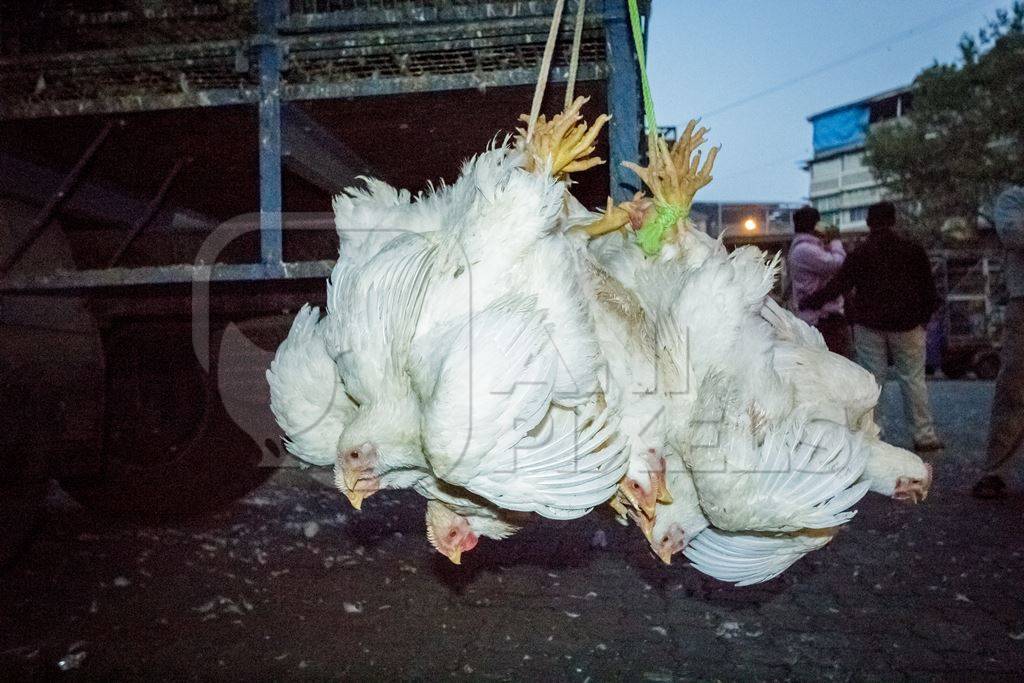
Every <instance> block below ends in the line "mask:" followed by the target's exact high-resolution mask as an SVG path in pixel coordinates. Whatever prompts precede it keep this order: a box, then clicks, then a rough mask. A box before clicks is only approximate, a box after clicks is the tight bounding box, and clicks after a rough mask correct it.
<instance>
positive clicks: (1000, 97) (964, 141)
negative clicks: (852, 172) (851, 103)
mask: <svg viewBox="0 0 1024 683" xmlns="http://www.w3.org/2000/svg"><path fill="white" fill-rule="evenodd" d="M960 51H961V60H960V61H959V62H958V63H955V64H939V63H937V62H936V63H935V64H933V65H932V66H930V67H928V68H926V69H925V70H923V71H922V72H921V73H920V74H918V76H917V78H915V79H914V89H913V95H914V99H913V106H912V108H911V110H910V113H909V115H908V116H907V117H905V118H903V119H897V120H895V121H893V122H891V123H887V124H883V125H879V126H875V127H874V128H873V129H872V130H871V131H870V132H869V133H868V137H867V161H868V164H869V165H870V166H871V167H872V169H873V170H874V172H875V175H876V176H877V177H878V178H879V180H881V181H882V182H884V183H886V184H887V185H888V186H889V187H890V188H891V189H892V191H893V192H894V193H895V194H897V195H899V196H901V197H903V198H904V199H905V200H907V206H909V207H912V209H911V210H910V214H911V216H910V217H911V219H912V221H911V222H912V224H913V225H914V227H915V228H916V229H917V230H920V231H927V232H935V231H937V230H938V229H939V228H940V226H941V225H942V224H943V223H944V222H945V221H946V220H948V219H950V218H959V219H961V220H964V221H966V222H967V224H968V225H971V224H973V223H974V221H975V220H976V218H977V216H978V215H979V213H980V214H981V215H982V216H984V215H985V213H984V211H985V206H986V205H988V204H989V203H990V202H991V201H992V199H993V198H994V196H995V195H996V194H997V193H998V192H999V190H1000V188H1001V187H1002V186H1004V185H1005V184H1006V183H1017V184H1024V104H1022V103H1024V0H1014V3H1013V4H1012V6H1011V7H1010V8H1009V9H1008V10H1000V11H999V12H997V13H996V18H995V19H993V20H992V21H990V22H989V23H988V25H987V26H985V27H984V28H982V29H981V30H980V31H978V34H977V37H975V36H971V35H968V34H964V36H963V37H962V38H961V40H960Z"/></svg>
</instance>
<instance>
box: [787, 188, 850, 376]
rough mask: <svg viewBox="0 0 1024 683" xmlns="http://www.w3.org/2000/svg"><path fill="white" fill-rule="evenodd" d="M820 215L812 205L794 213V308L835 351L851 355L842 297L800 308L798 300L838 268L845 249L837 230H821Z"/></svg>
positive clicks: (791, 254) (791, 273) (791, 253)
mask: <svg viewBox="0 0 1024 683" xmlns="http://www.w3.org/2000/svg"><path fill="white" fill-rule="evenodd" d="M820 220H821V214H819V213H818V210H817V209H815V208H814V207H813V206H804V207H801V208H799V209H797V210H796V211H795V212H794V213H793V232H794V233H796V234H795V235H794V237H793V243H792V244H791V245H790V247H789V256H788V262H789V280H790V282H791V283H792V291H793V294H792V308H793V310H795V311H797V315H798V316H800V318H801V319H802V320H803V321H804V322H805V323H807V324H808V325H813V326H814V327H816V328H818V331H819V332H821V336H822V337H824V339H825V345H826V346H828V350H829V351H831V352H832V353H838V354H839V355H841V356H846V357H847V358H849V357H850V355H851V353H850V351H851V349H850V325H849V324H848V323H847V322H846V316H845V315H844V314H843V297H841V296H837V297H836V298H834V299H832V300H830V301H826V302H825V303H824V304H822V305H821V306H820V307H818V308H805V309H802V310H801V309H800V307H799V305H798V304H799V302H800V301H803V300H804V299H806V298H807V297H808V296H810V295H811V294H813V293H814V292H816V291H818V290H819V289H821V288H822V287H823V286H824V285H825V283H827V282H828V281H829V279H830V278H831V277H832V276H833V275H835V274H836V273H837V272H838V271H839V267H840V266H842V265H843V261H845V260H846V250H844V249H843V243H842V241H840V239H839V234H838V232H837V231H835V230H834V229H833V230H831V231H828V232H826V233H825V234H822V233H820V232H818V230H817V227H818V222H819V221H820Z"/></svg>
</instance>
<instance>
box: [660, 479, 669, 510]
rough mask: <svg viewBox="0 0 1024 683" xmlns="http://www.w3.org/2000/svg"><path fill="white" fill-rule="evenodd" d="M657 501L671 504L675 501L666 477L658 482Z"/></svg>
mask: <svg viewBox="0 0 1024 683" xmlns="http://www.w3.org/2000/svg"><path fill="white" fill-rule="evenodd" d="M657 501H658V502H659V503H661V504H662V505H671V504H672V502H673V499H672V492H671V491H669V490H668V485H667V484H666V483H665V480H664V479H661V480H660V481H659V482H658V496H657Z"/></svg>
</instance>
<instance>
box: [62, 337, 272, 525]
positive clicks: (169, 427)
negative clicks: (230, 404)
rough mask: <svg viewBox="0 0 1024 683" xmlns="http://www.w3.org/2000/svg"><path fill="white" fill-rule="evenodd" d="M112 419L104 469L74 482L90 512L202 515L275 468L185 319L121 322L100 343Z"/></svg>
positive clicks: (75, 492)
mask: <svg viewBox="0 0 1024 683" xmlns="http://www.w3.org/2000/svg"><path fill="white" fill-rule="evenodd" d="M104 345H105V347H106V350H107V368H108V372H107V397H108V398H107V416H106V421H105V430H104V432H105V435H104V445H103V466H102V467H101V468H100V471H99V475H98V476H94V477H92V478H91V480H86V481H82V480H79V481H76V482H74V483H71V484H69V486H68V488H70V490H71V493H72V494H73V495H74V496H75V497H76V498H77V499H78V500H80V501H81V502H82V503H84V504H86V505H88V506H89V507H91V508H94V509H98V510H101V511H104V512H107V513H113V514H131V515H167V514H192V513H200V512H206V511H209V510H211V509H214V508H216V507H218V506H220V505H223V504H225V503H228V502H230V501H232V500H234V499H236V498H238V497H240V496H242V495H244V494H245V493H247V492H248V491H249V490H251V489H252V488H253V487H255V486H256V485H257V484H259V483H260V482H261V481H263V479H265V478H266V476H268V475H269V473H270V472H271V470H269V469H266V468H260V467H259V464H260V459H261V453H260V450H259V448H258V447H257V446H256V444H255V443H254V442H253V440H252V439H251V438H249V436H248V435H247V434H246V433H245V432H243V431H242V430H241V429H240V428H239V427H238V426H236V425H235V424H234V422H233V421H232V420H231V419H230V417H229V416H228V414H227V412H226V411H225V409H224V405H223V402H222V401H221V400H220V397H219V396H218V393H217V390H216V387H215V383H214V381H213V379H212V378H211V377H216V370H217V366H216V359H215V360H214V363H215V365H214V366H213V367H212V368H211V372H210V373H207V372H206V371H205V370H204V369H203V368H202V367H201V366H200V365H199V362H198V360H197V359H196V357H195V353H194V352H193V349H192V338H191V327H190V325H189V323H187V322H174V321H142V322H128V323H120V324H118V325H116V326H115V327H114V328H113V329H111V330H110V331H109V332H108V334H107V335H106V338H105V340H104Z"/></svg>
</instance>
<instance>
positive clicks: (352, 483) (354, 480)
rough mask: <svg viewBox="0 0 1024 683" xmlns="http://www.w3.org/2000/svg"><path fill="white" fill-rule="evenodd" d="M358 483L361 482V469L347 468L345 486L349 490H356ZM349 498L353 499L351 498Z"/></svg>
mask: <svg viewBox="0 0 1024 683" xmlns="http://www.w3.org/2000/svg"><path fill="white" fill-rule="evenodd" d="M358 484H359V471H358V470H346V471H345V488H346V489H347V490H349V491H355V490H356V486H357V485H358ZM346 495H347V494H346ZM349 500H351V498H350V499H349Z"/></svg>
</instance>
